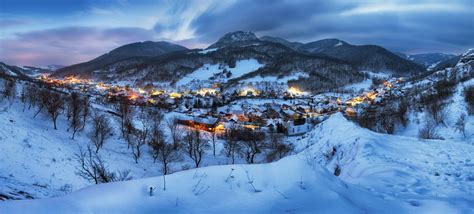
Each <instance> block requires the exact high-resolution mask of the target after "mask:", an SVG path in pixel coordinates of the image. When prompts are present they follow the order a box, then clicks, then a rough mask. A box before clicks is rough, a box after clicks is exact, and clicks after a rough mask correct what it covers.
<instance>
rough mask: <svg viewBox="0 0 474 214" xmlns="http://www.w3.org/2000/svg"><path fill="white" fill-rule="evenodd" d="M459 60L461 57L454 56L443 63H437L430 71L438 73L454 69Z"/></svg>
mask: <svg viewBox="0 0 474 214" xmlns="http://www.w3.org/2000/svg"><path fill="white" fill-rule="evenodd" d="M459 60H461V55H459V56H454V57H452V58H449V59H446V60H444V61H441V62H438V63H437V64H436V65H435V66H433V67H432V68H431V69H430V70H432V71H438V70H443V69H445V68H450V67H454V66H455V65H456V64H457V63H458V62H459Z"/></svg>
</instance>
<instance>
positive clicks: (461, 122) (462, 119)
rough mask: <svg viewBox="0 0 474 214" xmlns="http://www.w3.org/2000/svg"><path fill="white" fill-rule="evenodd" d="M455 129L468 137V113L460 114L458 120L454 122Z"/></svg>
mask: <svg viewBox="0 0 474 214" xmlns="http://www.w3.org/2000/svg"><path fill="white" fill-rule="evenodd" d="M454 130H455V131H458V132H460V133H461V134H462V136H463V137H466V115H465V114H462V115H461V116H459V118H458V120H457V121H456V123H455V124H454Z"/></svg>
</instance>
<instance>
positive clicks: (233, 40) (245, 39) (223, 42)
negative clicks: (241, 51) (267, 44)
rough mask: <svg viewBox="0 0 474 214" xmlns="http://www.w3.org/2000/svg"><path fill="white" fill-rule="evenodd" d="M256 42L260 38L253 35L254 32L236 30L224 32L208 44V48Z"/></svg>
mask: <svg viewBox="0 0 474 214" xmlns="http://www.w3.org/2000/svg"><path fill="white" fill-rule="evenodd" d="M258 42H260V40H259V39H258V38H257V36H255V34H254V33H252V32H244V31H236V32H231V33H227V34H225V35H224V36H223V37H221V38H220V39H219V40H218V41H217V42H216V43H214V44H212V45H211V46H209V47H208V49H212V48H222V47H227V46H245V45H251V44H253V43H258Z"/></svg>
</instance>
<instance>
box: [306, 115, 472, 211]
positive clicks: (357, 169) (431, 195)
mask: <svg viewBox="0 0 474 214" xmlns="http://www.w3.org/2000/svg"><path fill="white" fill-rule="evenodd" d="M301 144H302V145H300V146H302V147H303V145H306V146H309V148H308V149H306V150H305V151H304V152H303V153H305V154H307V156H308V157H310V159H313V160H315V161H316V162H318V163H320V164H322V165H324V166H326V167H327V168H328V169H329V170H330V171H336V168H338V169H339V170H340V176H339V177H340V178H341V179H342V180H343V181H346V182H348V183H352V184H357V185H360V186H362V187H364V188H366V189H368V190H370V191H372V192H374V193H375V194H377V195H379V196H381V197H383V198H385V199H394V198H396V199H398V200H403V201H406V202H407V203H410V204H411V205H413V206H416V207H419V208H420V209H421V210H424V211H429V212H430V213H433V212H440V213H458V212H459V213H466V212H470V211H472V210H473V209H474V203H472V202H473V201H474V195H473V190H474V167H473V166H474V160H473V157H474V146H473V145H472V144H467V143H465V142H457V141H440V140H426V141H421V140H418V139H417V138H411V137H404V136H394V135H387V134H380V133H375V132H372V131H370V130H368V129H364V128H361V127H359V126H357V125H355V124H354V123H352V122H349V121H347V119H346V118H344V117H343V116H342V114H339V113H338V114H336V115H333V116H332V117H331V118H330V119H328V120H327V121H325V122H323V123H322V124H321V125H319V126H318V127H317V128H316V129H315V130H313V131H311V132H310V133H308V134H307V135H306V136H305V138H304V140H303V141H302V142H301Z"/></svg>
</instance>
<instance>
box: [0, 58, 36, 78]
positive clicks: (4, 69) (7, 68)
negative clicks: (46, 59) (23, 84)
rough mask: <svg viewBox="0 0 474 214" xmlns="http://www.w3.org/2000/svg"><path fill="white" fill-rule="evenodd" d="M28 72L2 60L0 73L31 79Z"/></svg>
mask: <svg viewBox="0 0 474 214" xmlns="http://www.w3.org/2000/svg"><path fill="white" fill-rule="evenodd" d="M27 74H28V72H27V71H26V70H25V69H23V68H21V67H18V66H14V65H7V64H5V63H3V62H0V75H6V76H10V77H15V78H20V79H30V77H29V76H28V75H27Z"/></svg>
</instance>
